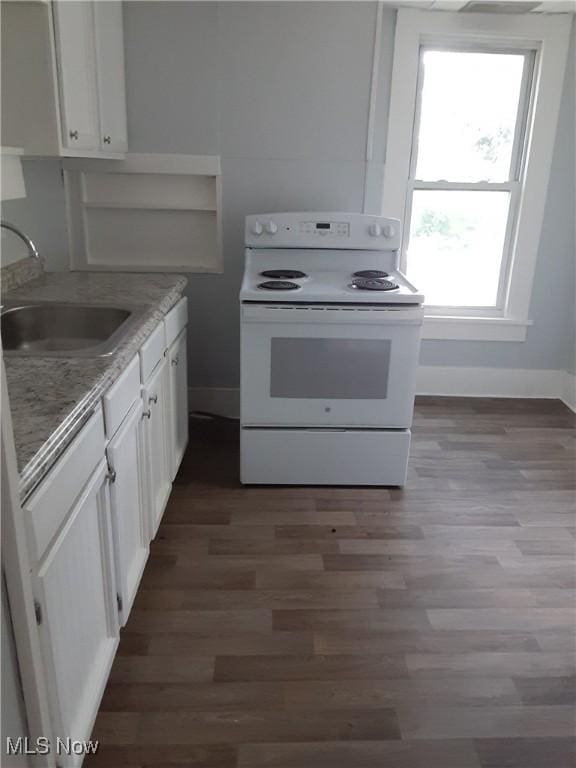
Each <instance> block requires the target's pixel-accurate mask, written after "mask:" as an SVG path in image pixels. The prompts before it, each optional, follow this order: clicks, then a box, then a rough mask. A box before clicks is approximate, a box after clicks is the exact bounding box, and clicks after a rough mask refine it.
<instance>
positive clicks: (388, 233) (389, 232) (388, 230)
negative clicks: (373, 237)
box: [382, 224, 396, 238]
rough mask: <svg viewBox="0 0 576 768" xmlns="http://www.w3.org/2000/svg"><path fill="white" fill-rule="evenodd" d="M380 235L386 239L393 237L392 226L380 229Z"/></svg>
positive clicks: (387, 225)
mask: <svg viewBox="0 0 576 768" xmlns="http://www.w3.org/2000/svg"><path fill="white" fill-rule="evenodd" d="M382 234H383V235H384V237H388V238H390V237H394V235H395V234H396V228H395V227H393V226H392V224H386V225H385V226H384V227H383V228H382Z"/></svg>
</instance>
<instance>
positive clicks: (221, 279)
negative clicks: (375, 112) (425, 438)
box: [5, 1, 575, 387]
mask: <svg viewBox="0 0 576 768" xmlns="http://www.w3.org/2000/svg"><path fill="white" fill-rule="evenodd" d="M375 19H376V3H375V2H361V3H357V2H334V3H332V2H318V3H315V2H305V3H304V2H293V3H284V2H248V3H240V2H231V3H215V2H211V3H206V2H197V3H196V2H139V1H136V2H133V1H131V2H127V3H125V12H124V21H125V42H126V67H127V92H128V127H129V142H130V147H131V150H132V151H134V152H171V153H185V154H219V155H221V157H222V171H223V205H224V273H223V274H222V275H193V276H191V277H190V286H189V289H188V293H189V296H190V298H191V324H190V345H191V350H190V380H191V384H192V385H193V386H200V387H236V386H237V385H238V371H239V360H238V344H239V326H238V316H239V312H238V303H237V294H238V289H239V285H240V278H241V274H242V269H243V249H242V226H243V218H244V216H245V215H246V214H248V213H256V212H263V211H274V210H295V209H316V210H322V209H324V210H327V209H335V210H338V209H341V210H350V211H361V210H362V205H363V190H364V177H365V162H364V160H365V146H366V133H367V121H368V106H369V87H370V76H371V68H372V52H373V43H374V31H375V30H374V25H375ZM394 23H395V12H394V11H393V10H392V9H385V10H384V28H383V41H382V42H383V45H382V63H381V67H382V72H383V75H384V77H383V81H384V82H387V81H388V80H389V77H390V73H391V62H392V51H393V41H394ZM573 59H574V45H573V46H572V51H571V60H572V61H573ZM386 75H387V76H386ZM559 87H560V84H559ZM563 93H564V95H563V105H562V112H561V116H560V123H559V127H558V139H557V143H556V147H555V153H554V162H553V168H552V176H551V182H550V189H549V195H548V204H547V208H546V219H545V225H544V229H543V232H542V240H541V245H540V255H539V262H538V271H537V278H536V284H535V289H534V296H533V301H532V307H531V316H532V320H533V326H532V327H531V328H530V329H529V331H528V337H527V340H526V342H524V343H511V342H457V341H425V342H424V343H423V345H422V355H421V362H422V363H423V364H424V365H426V366H470V367H496V368H504V369H506V368H518V369H554V370H563V369H571V370H574V352H573V350H574V341H575V337H574V305H575V298H574V280H575V277H574V224H573V222H574V210H575V203H574V137H575V127H574V114H575V109H574V71H573V67H572V68H571V69H570V71H569V73H568V76H567V79H566V83H565V84H564V91H563ZM379 108H381V109H383V110H384V112H385V111H386V109H387V99H386V98H384V99H382V100H381V101H380V102H379ZM384 118H386V115H384ZM378 122H379V123H380V124H383V125H384V124H385V123H386V119H383V120H378ZM381 138H382V141H381V143H380V144H379V145H377V147H376V148H377V154H376V159H377V160H378V159H381V158H382V157H383V151H384V143H385V137H381ZM25 174H26V182H27V188H28V192H29V195H30V197H29V199H28V200H27V201H15V202H13V203H9V204H7V206H6V212H5V215H6V216H7V218H9V217H10V216H11V217H12V218H13V219H14V221H15V222H16V223H20V224H22V225H23V226H25V228H26V229H27V231H29V233H30V234H31V235H32V236H33V237H36V239H37V240H38V245H39V247H40V248H41V250H42V251H43V252H44V253H45V254H46V255H47V257H48V263H49V268H51V269H61V268H63V267H65V264H66V258H65V251H66V247H67V246H66V237H65V226H64V205H63V193H62V187H61V183H60V179H59V174H58V165H57V162H56V161H53V160H34V161H28V162H27V163H26V167H25ZM9 206H10V208H9ZM9 214H10V216H9Z"/></svg>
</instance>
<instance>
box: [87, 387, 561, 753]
mask: <svg viewBox="0 0 576 768" xmlns="http://www.w3.org/2000/svg"><path fill="white" fill-rule="evenodd" d="M574 427H575V421H574V417H573V415H572V414H571V413H570V411H569V410H568V409H567V408H565V407H564V406H563V405H562V404H560V403H559V402H554V401H536V400H532V401H515V400H492V399H488V400H475V399H449V398H419V400H418V402H417V407H416V415H415V423H414V434H413V443H412V451H411V460H410V470H409V478H408V484H407V486H406V488H405V489H403V490H400V489H385V488H383V489H381V488H358V489H355V488H273V487H267V488H242V487H241V486H240V485H239V483H238V480H237V466H238V428H237V425H236V424H234V423H233V422H227V421H225V420H212V421H200V420H193V421H192V435H191V443H190V446H189V449H188V451H187V454H186V457H185V459H184V463H183V466H182V468H181V471H180V473H179V475H178V478H177V481H176V484H175V486H174V490H173V493H172V497H171V499H170V501H169V504H168V507H167V510H166V514H165V516H164V520H163V522H162V525H161V527H160V530H159V533H158V536H157V538H156V540H155V541H154V542H153V544H152V548H151V555H150V559H149V562H148V565H147V568H146V571H145V574H144V577H143V581H142V585H141V588H140V592H139V594H138V595H137V598H136V602H135V604H134V608H133V610H132V614H131V616H130V620H129V622H128V624H127V626H126V628H125V629H124V630H123V632H122V638H121V643H120V648H119V653H118V656H117V658H116V661H115V663H114V667H113V669H112V674H111V677H110V681H109V684H108V687H107V689H106V692H105V694H104V698H103V701H102V705H101V710H100V713H99V715H98V718H97V721H96V725H95V728H94V733H93V738H95V739H99V741H100V744H101V746H100V749H99V752H98V754H97V755H95V756H93V757H90V758H88V759H87V760H86V762H85V765H87V766H89V768H120V767H122V768H176V766H179V767H180V768H182V767H183V766H186V767H187V768H570V767H573V766H574V765H576V742H575V739H574V737H575V731H576V676H575V675H576V673H575V664H574V659H575V653H576V640H575V620H576V616H575V606H576V604H575V599H574V598H575V593H574V589H575V588H576V567H575V564H576V558H575V549H576V535H575V531H576V528H575V524H576V517H575V490H576V472H575V466H576V464H575V459H576V432H575V429H574Z"/></svg>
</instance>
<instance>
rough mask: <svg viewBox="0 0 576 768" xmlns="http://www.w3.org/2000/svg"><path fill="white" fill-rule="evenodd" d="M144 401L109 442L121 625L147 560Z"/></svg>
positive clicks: (111, 500)
mask: <svg viewBox="0 0 576 768" xmlns="http://www.w3.org/2000/svg"><path fill="white" fill-rule="evenodd" d="M141 423H142V402H141V401H140V400H139V401H138V402H137V403H136V404H134V405H133V406H132V409H131V410H130V412H129V413H128V415H127V416H126V418H125V419H124V421H123V423H122V425H121V426H120V428H119V429H118V431H117V432H116V434H115V435H114V437H113V438H112V440H111V441H110V442H109V443H108V447H107V448H106V454H107V457H108V467H109V475H110V506H111V515H112V531H113V540H114V555H115V564H116V589H117V592H118V595H117V597H118V606H119V611H120V620H121V623H122V626H124V624H126V621H127V619H128V615H129V613H130V608H131V607H132V603H133V602H134V597H135V596H136V590H137V589H138V585H139V584H140V579H141V577H142V571H143V570H144V566H145V565H146V560H147V559H148V543H149V534H148V523H147V519H146V512H145V509H144V503H143V502H144V497H145V488H143V482H144V476H145V472H144V456H143V450H142V424H141Z"/></svg>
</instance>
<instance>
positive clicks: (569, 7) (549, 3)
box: [384, 0, 576, 13]
mask: <svg viewBox="0 0 576 768" xmlns="http://www.w3.org/2000/svg"><path fill="white" fill-rule="evenodd" d="M384 2H386V0H384ZM389 4H390V5H394V6H395V7H405V8H407V7H409V8H419V9H421V10H429V11H430V10H431V11H460V12H463V13H466V12H475V13H576V0H532V1H531V2H530V1H527V0H413V1H412V2H410V0H406V2H390V3H389Z"/></svg>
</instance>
